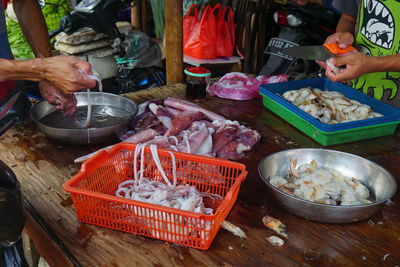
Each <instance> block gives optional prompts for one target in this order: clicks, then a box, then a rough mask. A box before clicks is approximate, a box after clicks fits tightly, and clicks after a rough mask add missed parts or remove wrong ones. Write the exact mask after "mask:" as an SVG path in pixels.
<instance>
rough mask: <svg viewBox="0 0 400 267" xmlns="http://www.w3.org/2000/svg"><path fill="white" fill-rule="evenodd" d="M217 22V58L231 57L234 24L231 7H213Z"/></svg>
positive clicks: (233, 42)
mask: <svg viewBox="0 0 400 267" xmlns="http://www.w3.org/2000/svg"><path fill="white" fill-rule="evenodd" d="M215 13H216V15H215V16H216V22H217V42H216V50H217V57H231V56H233V49H234V46H235V22H234V20H233V11H232V8H231V7H225V8H221V5H220V4H217V5H216V6H215V7H214V14H215Z"/></svg>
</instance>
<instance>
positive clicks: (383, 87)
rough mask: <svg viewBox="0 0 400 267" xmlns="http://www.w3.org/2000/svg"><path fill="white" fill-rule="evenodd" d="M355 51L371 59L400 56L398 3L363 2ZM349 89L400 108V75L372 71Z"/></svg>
mask: <svg viewBox="0 0 400 267" xmlns="http://www.w3.org/2000/svg"><path fill="white" fill-rule="evenodd" d="M355 39H356V41H355V46H356V48H357V49H358V50H359V51H361V52H363V53H364V54H367V55H371V56H388V55H394V54H399V53H400V1H399V0H386V1H377V0H363V1H362V2H361V5H360V10H359V15H358V24H357V33H356V37H355ZM352 87H353V88H355V89H359V90H362V92H364V93H368V94H370V95H373V96H374V97H375V98H377V99H381V100H382V101H384V102H387V103H389V104H391V105H393V106H396V107H400V92H399V87H400V72H375V73H369V74H365V75H362V76H360V77H359V78H357V79H355V80H354V81H353V83H352Z"/></svg>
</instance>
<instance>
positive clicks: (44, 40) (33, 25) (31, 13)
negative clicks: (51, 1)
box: [13, 0, 51, 57]
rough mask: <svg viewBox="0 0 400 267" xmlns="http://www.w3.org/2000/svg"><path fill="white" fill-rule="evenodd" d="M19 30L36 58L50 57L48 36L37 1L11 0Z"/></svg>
mask: <svg viewBox="0 0 400 267" xmlns="http://www.w3.org/2000/svg"><path fill="white" fill-rule="evenodd" d="M13 7H14V11H15V14H16V15H17V18H18V22H19V25H20V26H21V30H22V32H23V34H24V35H25V38H26V39H27V41H28V43H29V45H30V46H31V48H32V50H33V52H34V54H35V56H36V57H50V56H51V48H50V41H49V34H48V31H47V26H46V22H45V20H44V17H43V13H42V10H41V9H40V6H39V4H38V1H37V0H13Z"/></svg>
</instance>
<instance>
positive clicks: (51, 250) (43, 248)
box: [24, 213, 76, 267]
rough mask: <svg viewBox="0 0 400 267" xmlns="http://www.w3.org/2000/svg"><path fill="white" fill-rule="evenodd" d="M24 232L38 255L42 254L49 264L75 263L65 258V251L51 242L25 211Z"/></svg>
mask: <svg viewBox="0 0 400 267" xmlns="http://www.w3.org/2000/svg"><path fill="white" fill-rule="evenodd" d="M24 234H26V235H28V236H29V238H30V239H31V240H32V241H33V244H34V245H35V248H36V249H37V252H38V253H39V255H40V256H42V257H43V258H44V259H45V260H46V261H47V263H48V264H49V265H50V266H66V267H68V266H71V267H72V266H74V265H76V264H73V262H71V261H70V259H69V258H67V256H66V255H65V253H64V252H63V251H62V250H61V249H60V248H59V247H58V246H57V245H56V244H55V243H54V242H53V240H52V239H51V238H50V237H49V235H48V234H47V233H46V232H45V231H44V230H43V229H42V228H41V226H40V225H39V224H38V223H37V222H36V221H35V219H33V218H32V217H31V214H29V213H27V217H26V222H25V229H24ZM25 239H26V237H25ZM25 242H26V241H25ZM33 257H35V256H33Z"/></svg>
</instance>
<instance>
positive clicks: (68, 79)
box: [42, 56, 96, 94]
mask: <svg viewBox="0 0 400 267" xmlns="http://www.w3.org/2000/svg"><path fill="white" fill-rule="evenodd" d="M42 60H43V66H42V68H43V72H42V78H43V79H44V80H47V82H48V83H51V84H52V85H53V86H55V87H56V88H58V89H59V90H60V91H61V92H63V93H64V94H72V93H73V92H75V91H77V90H80V89H85V88H92V87H95V86H96V81H95V80H93V79H90V78H88V77H87V76H86V75H87V74H91V65H90V63H89V62H86V61H83V60H80V59H78V58H77V57H74V56H55V57H49V58H44V59H42Z"/></svg>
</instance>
